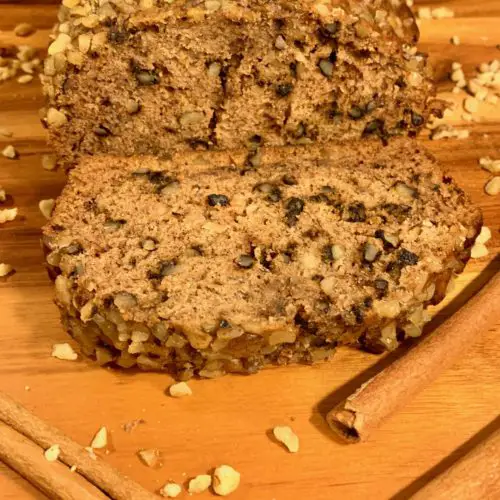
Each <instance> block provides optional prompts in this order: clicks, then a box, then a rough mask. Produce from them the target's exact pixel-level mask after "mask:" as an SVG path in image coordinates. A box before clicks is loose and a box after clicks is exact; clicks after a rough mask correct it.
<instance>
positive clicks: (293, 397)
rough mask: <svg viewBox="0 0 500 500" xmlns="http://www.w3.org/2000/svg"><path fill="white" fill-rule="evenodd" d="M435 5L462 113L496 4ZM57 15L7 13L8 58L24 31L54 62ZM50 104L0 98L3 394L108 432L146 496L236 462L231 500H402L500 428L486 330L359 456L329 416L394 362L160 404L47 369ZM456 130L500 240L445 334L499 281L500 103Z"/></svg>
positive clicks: (494, 37)
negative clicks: (153, 457)
mask: <svg viewBox="0 0 500 500" xmlns="http://www.w3.org/2000/svg"><path fill="white" fill-rule="evenodd" d="M432 5H433V6H434V7H436V6H442V5H446V6H447V7H450V8H452V9H454V11H455V14H456V17H455V18H454V19H444V20H432V21H425V22H423V23H422V26H421V28H422V39H423V40H422V42H423V43H422V48H423V50H426V51H428V52H430V53H431V56H432V59H433V60H434V62H435V63H436V67H437V77H438V80H439V84H440V90H441V91H443V92H445V91H448V93H447V94H446V95H447V96H448V97H450V98H452V99H454V100H455V102H456V103H457V104H458V105H459V106H460V102H461V101H462V100H463V95H462V96H456V95H454V94H451V93H449V91H450V90H451V88H452V86H451V82H449V80H448V72H449V70H450V66H451V62H452V61H460V62H462V64H463V66H464V70H465V72H466V74H467V75H471V74H472V73H473V71H474V67H475V66H476V65H477V64H479V63H481V62H485V61H490V60H491V59H494V58H500V50H498V48H496V47H495V46H496V44H499V43H500V29H499V27H500V3H499V2H498V0H479V1H477V2H470V1H466V0H455V1H446V2H435V3H433V4H432ZM55 15H56V6H55V5H54V2H53V1H48V0H39V1H38V2H36V1H33V2H30V1H28V0H26V1H18V2H12V3H8V2H7V3H6V2H5V1H4V0H0V30H1V31H0V46H1V45H4V44H8V43H16V44H19V43H20V41H21V39H18V38H15V37H14V36H13V34H12V29H13V27H14V26H15V25H16V24H18V23H19V22H21V21H29V22H31V23H33V24H34V25H35V26H36V27H37V28H38V32H37V33H36V34H35V35H34V36H32V37H30V38H29V39H27V40H26V43H29V44H31V45H33V46H36V47H37V48H40V49H41V50H43V48H44V47H45V46H46V43H47V39H48V34H49V31H50V28H51V26H52V24H53V23H54V20H55ZM452 35H458V36H459V37H460V39H461V44H460V45H458V46H454V45H452V44H450V43H449V39H450V37H451V36H452ZM21 43H23V42H22V41H21ZM42 104H43V99H42V96H41V92H40V86H39V84H38V83H37V82H33V83H31V84H28V85H20V84H18V83H16V82H7V83H3V84H0V127H6V128H8V129H10V130H11V131H12V132H13V133H14V137H13V138H12V139H5V138H0V149H3V147H4V146H5V145H7V144H9V143H12V144H14V145H15V147H16V148H17V149H18V150H19V152H20V158H19V160H17V161H9V160H6V159H4V158H1V157H0V185H2V186H3V187H4V188H6V190H7V191H8V193H10V194H11V195H12V196H13V199H14V201H13V205H15V206H17V207H18V208H19V217H18V218H17V219H16V220H15V221H14V222H11V223H8V224H4V225H2V226H1V227H0V262H9V263H11V264H12V265H13V266H14V267H15V269H16V273H15V274H14V275H13V276H10V277H8V278H6V279H5V278H0V390H3V391H6V392H7V393H9V394H10V395H12V396H13V397H15V398H16V399H18V400H19V401H20V402H21V403H23V404H24V405H26V406H27V407H28V408H29V409H31V410H33V411H34V412H36V413H37V414H38V415H39V416H40V417H42V418H44V419H46V420H47V421H50V422H51V423H53V424H54V425H56V426H57V427H59V428H60V429H62V430H63V431H64V432H65V433H67V434H68V435H70V436H72V437H73V438H74V439H75V440H76V441H78V442H80V443H82V444H85V445H87V444H89V443H90V440H91V438H92V436H93V434H94V432H95V431H96V430H97V429H98V428H99V427H100V426H101V425H106V426H107V427H108V429H110V431H111V436H112V444H113V451H112V452H111V453H110V454H109V455H107V456H105V460H106V461H108V462H109V463H111V464H113V465H115V466H116V467H118V468H119V469H120V470H121V471H123V472H124V473H126V474H128V475H130V476H131V477H132V478H134V479H135V480H136V481H138V482H139V483H141V484H143V485H144V486H145V487H146V488H149V489H150V490H157V489H158V488H159V487H160V486H162V485H163V484H164V483H165V482H166V481H167V480H168V479H172V480H174V481H177V482H184V481H186V480H187V479H188V478H189V477H192V476H194V475H197V474H202V473H206V472H207V471H209V470H210V469H211V468H212V467H214V466H217V465H219V464H230V465H232V466H233V467H235V468H236V469H237V470H239V471H240V472H241V474H242V483H241V486H240V488H239V490H238V491H237V492H236V493H234V494H233V495H232V498H234V499H235V500H236V499H251V500H273V499H276V500H288V499H303V498H304V499H306V498H307V499H313V500H321V499H332V498H334V499H335V498H341V499H366V498H370V499H376V500H377V499H387V498H394V499H398V500H401V499H404V498H408V497H409V495H410V494H411V493H412V492H415V491H416V490H417V489H418V488H419V487H421V486H422V485H423V484H425V483H426V482H427V481H428V480H429V479H431V478H432V477H434V476H435V475H436V474H437V473H439V472H440V471H442V470H443V469H444V468H446V467H447V466H449V465H450V464H451V463H452V462H453V461H454V460H456V459H457V458H458V457H460V456H461V455H463V454H464V453H465V452H466V451H467V450H468V449H470V447H471V446H473V445H474V443H476V442H477V441H478V439H480V438H481V437H484V436H486V435H488V434H489V433H490V432H492V431H493V430H494V429H496V428H498V427H500V418H499V417H498V415H499V414H500V325H497V326H496V327H494V326H493V325H492V328H491V329H490V330H489V331H488V332H484V335H483V336H482V337H481V338H480V339H478V340H477V342H475V343H474V344H473V345H471V347H470V350H469V351H468V352H466V353H464V357H463V359H461V360H460V361H459V362H458V363H457V364H456V365H455V366H454V368H452V369H450V370H448V371H447V372H446V373H444V374H443V375H442V376H441V377H439V379H438V380H436V381H435V382H434V383H433V384H432V385H431V386H430V387H428V388H427V389H426V390H424V391H423V392H422V393H421V394H420V395H419V396H418V397H417V398H416V399H415V400H414V401H412V402H411V403H410V404H408V405H407V406H406V407H405V408H404V410H403V411H401V412H400V413H399V414H398V415H396V416H394V417H393V418H392V419H391V420H390V421H388V422H387V423H386V424H385V425H384V426H383V427H382V428H381V429H380V431H379V432H377V433H376V434H375V435H374V436H373V437H372V438H371V440H370V441H369V442H367V443H365V444H360V445H354V446H353V445H351V446H346V445H342V444H340V443H339V442H337V441H335V440H334V439H332V438H331V437H330V435H329V433H328V429H327V427H326V425H325V423H324V420H323V416H322V415H323V414H324V412H325V410H327V409H329V408H330V406H331V405H332V404H333V402H335V401H337V400H339V399H341V398H342V397H343V396H345V395H347V394H348V393H349V392H350V391H352V390H353V389H354V388H355V387H357V386H358V385H359V384H360V383H361V382H362V381H364V380H366V379H367V378H369V377H370V376H371V375H373V374H374V373H376V372H377V371H379V370H380V369H381V368H382V367H383V366H385V365H386V364H387V363H388V362H389V361H390V359H391V358H393V357H394V355H391V356H388V357H387V358H385V359H384V358H380V357H376V356H373V355H370V354H365V353H361V352H357V351H353V350H348V349H345V350H340V351H339V352H338V353H337V354H336V356H335V357H334V359H333V361H332V362H329V363H325V364H321V365H319V366H315V367H301V366H298V367H290V368H276V369H269V370H266V371H263V372H262V373H260V374H258V375H256V376H253V377H249V378H247V377H236V376H228V377H225V378H223V379H219V380H197V381H192V382H190V385H191V387H192V389H193V396H192V397H190V398H186V399H182V400H174V399H171V398H169V397H167V396H166V395H165V394H164V390H165V388H166V387H168V385H169V384H170V383H171V378H170V377H169V376H167V375H163V374H142V373H140V374H134V375H131V374H127V373H123V372H118V371H114V370H110V369H102V368H97V367H95V366H93V365H92V364H91V363H89V362H87V361H85V360H80V361H77V362H68V361H58V360H56V359H54V358H51V357H50V352H51V347H52V344H54V343H55V342H64V341H67V337H66V335H65V333H64V332H63V330H62V328H61V326H60V324H59V319H58V314H57V311H56V307H55V306H54V304H53V303H52V285H51V283H50V282H49V280H48V278H47V276H46V273H45V270H44V268H43V266H42V254H41V251H40V247H39V242H38V240H39V233H40V231H39V228H40V226H41V225H42V224H43V222H44V220H43V217H42V215H41V214H40V213H39V211H38V201H39V200H40V199H44V198H53V197H56V196H57V194H58V193H59V192H60V190H61V187H62V185H63V181H64V176H63V174H62V173H60V172H57V173H53V172H47V171H45V170H43V169H42V167H41V154H42V153H46V152H48V149H47V147H46V145H45V138H44V131H43V129H42V127H41V126H40V124H39V121H38V117H37V109H38V108H39V107H41V106H42ZM454 116H455V117H456V118H455V122H456V124H457V125H459V126H460V127H464V128H467V129H469V130H470V132H471V137H470V139H468V140H441V141H432V142H431V143H429V146H430V147H431V149H432V150H433V151H434V152H435V154H436V155H437V156H438V157H439V159H441V160H442V161H443V162H444V164H445V166H446V168H447V169H449V171H450V172H451V173H452V175H453V176H454V177H455V178H456V180H457V181H458V182H459V183H460V184H461V185H462V186H463V188H464V189H465V190H466V191H467V192H468V193H469V194H470V195H471V196H472V198H473V200H474V201H475V202H476V203H477V204H479V205H480V206H481V207H482V209H483V211H484V219H485V224H486V225H487V226H489V227H490V228H491V230H492V233H493V239H492V240H491V242H490V243H489V244H488V247H489V249H490V255H489V256H488V257H486V258H483V259H480V260H475V261H471V262H470V263H469V264H468V266H467V268H466V271H465V273H464V274H463V275H462V276H461V277H460V278H459V279H458V281H457V286H456V289H455V291H454V292H453V294H452V296H451V298H450V300H451V302H450V300H448V302H447V304H448V305H447V306H446V307H445V309H444V311H442V312H441V313H439V314H438V315H437V319H436V321H435V322H434V323H433V324H434V325H435V324H437V323H439V322H440V321H441V320H442V318H443V317H445V316H446V315H448V314H451V313H452V312H453V311H454V310H455V309H456V308H457V307H458V306H459V305H460V304H462V303H463V302H464V301H465V300H466V299H467V298H468V297H469V296H470V295H471V293H472V292H473V290H475V289H476V288H477V287H478V286H479V285H478V284H479V283H481V282H483V281H484V280H485V279H486V278H487V277H488V276H491V274H492V273H493V272H494V270H495V269H498V267H499V263H498V260H497V261H496V262H492V261H493V257H494V255H495V254H496V253H498V251H499V246H500V234H499V228H500V195H497V196H496V197H490V196H487V195H486V194H484V191H483V187H484V184H485V182H486V180H487V179H488V178H489V174H488V172H485V171H484V170H481V169H480V168H479V166H478V159H479V158H480V157H482V156H488V155H489V156H491V157H494V158H500V105H497V106H496V107H494V106H492V105H487V104H484V105H482V106H481V108H480V113H478V114H477V116H480V117H481V121H480V122H479V123H473V124H471V123H465V122H463V121H461V120H460V112H456V113H455V115H454ZM488 264H490V266H489V267H487V266H488ZM498 307H500V304H499V305H498ZM431 326H432V325H431ZM27 386H29V388H30V390H29V391H28V390H27ZM137 418H143V419H144V420H145V421H146V423H145V424H143V425H141V426H139V427H138V428H137V429H136V430H135V431H134V432H132V433H126V432H124V431H123V430H122V428H121V426H122V424H124V423H125V422H128V421H130V420H133V419H137ZM279 424H282V425H283V424H284V425H291V426H292V427H293V428H294V429H295V431H296V432H297V434H298V435H299V437H300V440H301V449H300V452H299V453H297V454H295V455H293V454H290V453H288V452H286V451H285V450H284V449H283V448H281V447H280V446H278V445H277V444H276V443H274V442H272V441H271V440H270V439H269V437H268V433H269V430H270V429H271V428H272V427H273V426H275V425H279ZM151 447H157V448H159V449H160V450H161V451H162V453H163V455H164V463H165V464H164V466H163V468H162V469H159V470H153V469H149V468H147V467H145V466H144V465H142V464H141V463H140V462H139V460H138V459H137V457H136V452H137V451H138V450H139V449H141V448H151ZM0 492H1V493H0V497H1V498H2V499H3V500H19V499H31V498H44V497H43V496H42V495H41V494H39V493H38V492H37V491H36V490H35V489H34V488H32V487H31V486H30V485H29V484H28V483H27V482H26V481H24V480H23V479H21V478H20V477H19V476H17V475H16V474H15V473H14V472H12V471H11V470H9V469H8V468H6V467H5V466H3V465H2V464H0ZM186 496H187V493H183V494H182V496H181V497H180V498H184V497H186ZM210 496H211V494H210V493H205V494H202V495H199V498H200V499H202V498H209V497H210Z"/></svg>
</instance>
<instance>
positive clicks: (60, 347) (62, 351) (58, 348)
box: [52, 342, 78, 361]
mask: <svg viewBox="0 0 500 500" xmlns="http://www.w3.org/2000/svg"><path fill="white" fill-rule="evenodd" d="M52 357H53V358H57V359H62V360H64V361H75V360H76V359H78V354H77V353H76V352H75V351H74V349H73V348H72V347H71V346H70V345H69V344H68V343H67V342H64V343H63V344H54V345H53V346H52Z"/></svg>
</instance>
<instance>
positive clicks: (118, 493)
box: [0, 392, 158, 500]
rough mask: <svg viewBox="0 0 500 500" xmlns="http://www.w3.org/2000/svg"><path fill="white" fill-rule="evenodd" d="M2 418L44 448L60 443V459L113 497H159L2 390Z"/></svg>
mask: <svg viewBox="0 0 500 500" xmlns="http://www.w3.org/2000/svg"><path fill="white" fill-rule="evenodd" d="M0 420H1V421H3V422H4V423H6V424H7V425H9V426H10V427H12V428H13V429H15V430H16V431H18V432H20V433H21V434H23V435H24V436H26V437H27V438H29V439H31V441H33V442H34V443H36V444H37V445H38V446H40V447H41V448H43V449H47V448H49V447H50V446H52V445H53V444H58V445H59V446H60V448H61V453H60V455H59V460H60V461H61V462H63V463H65V464H66V465H68V466H69V467H71V466H73V465H75V466H76V467H77V471H78V473H79V474H81V475H82V476H84V477H85V478H86V479H87V480H88V481H90V482H91V483H92V484H94V485H95V486H97V487H98V488H99V489H100V490H102V491H104V492H106V493H107V494H108V495H109V496H110V497H111V498H113V499H114V500H155V499H157V498H158V497H157V496H155V495H153V494H152V493H150V492H149V491H147V490H145V489H144V488H143V487H142V486H140V485H139V484H137V483H135V482H134V481H132V480H131V479H129V478H128V477H126V476H124V475H122V474H121V473H120V472H118V471H117V470H116V469H115V468H113V467H111V466H110V465H108V464H107V463H105V462H103V461H101V460H99V459H97V460H93V459H92V458H91V457H90V455H89V454H88V452H87V451H86V450H85V449H84V447H83V446H80V445H79V444H77V443H75V442H74V441H72V440H71V439H70V438H68V437H67V436H65V435H64V434H63V433H62V432H61V431H59V430H58V429H56V428H55V427H52V426H51V425H49V424H47V423H46V422H44V421H43V420H41V419H40V418H38V417H37V416H35V415H33V414H32V413H30V412H29V411H28V410H26V408H24V407H23V406H21V405H20V404H19V403H17V402H15V401H14V400H13V399H11V398H10V397H9V396H7V394H5V393H3V392H0Z"/></svg>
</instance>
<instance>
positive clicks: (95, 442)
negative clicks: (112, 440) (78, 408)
mask: <svg viewBox="0 0 500 500" xmlns="http://www.w3.org/2000/svg"><path fill="white" fill-rule="evenodd" d="M107 444H108V430H107V429H106V427H105V426H103V427H101V428H100V429H99V430H98V431H97V432H96V434H95V436H94V439H92V443H90V447H91V448H92V449H93V450H95V449H102V448H105V447H106V446H107Z"/></svg>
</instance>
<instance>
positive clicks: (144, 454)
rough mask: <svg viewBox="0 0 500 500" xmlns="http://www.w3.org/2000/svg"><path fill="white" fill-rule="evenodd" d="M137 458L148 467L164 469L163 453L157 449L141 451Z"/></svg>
mask: <svg viewBox="0 0 500 500" xmlns="http://www.w3.org/2000/svg"><path fill="white" fill-rule="evenodd" d="M137 456H138V457H139V459H140V461H141V462H142V463H143V464H144V465H147V466H148V467H162V465H163V464H162V463H161V453H160V450H158V449H157V448H149V449H146V450H139V451H138V452H137Z"/></svg>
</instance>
